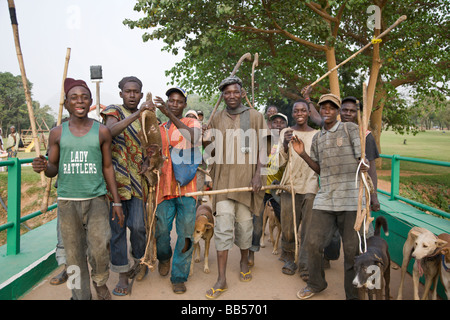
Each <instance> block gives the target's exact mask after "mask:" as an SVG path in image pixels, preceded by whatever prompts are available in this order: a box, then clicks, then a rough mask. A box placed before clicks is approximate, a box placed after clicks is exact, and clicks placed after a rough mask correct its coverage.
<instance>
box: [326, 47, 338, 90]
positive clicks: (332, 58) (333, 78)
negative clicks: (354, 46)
mask: <svg viewBox="0 0 450 320" xmlns="http://www.w3.org/2000/svg"><path fill="white" fill-rule="evenodd" d="M325 53H326V57H327V66H328V70H331V69H333V68H334V67H336V52H335V50H334V47H327V50H326V52H325ZM328 78H329V80H330V91H331V93H332V94H335V95H337V96H338V97H339V98H341V93H340V90H339V78H338V72H337V70H335V71H333V72H332V73H330V75H329V76H328Z"/></svg>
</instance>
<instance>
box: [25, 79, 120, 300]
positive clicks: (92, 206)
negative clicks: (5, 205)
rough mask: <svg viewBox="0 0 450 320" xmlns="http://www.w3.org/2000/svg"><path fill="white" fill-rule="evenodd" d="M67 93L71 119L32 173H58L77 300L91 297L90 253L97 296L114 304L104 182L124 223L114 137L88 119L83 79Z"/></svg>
mask: <svg viewBox="0 0 450 320" xmlns="http://www.w3.org/2000/svg"><path fill="white" fill-rule="evenodd" d="M64 91H65V94H66V100H65V102H64V105H65V108H66V109H67V111H68V112H69V114H70V119H69V121H67V122H64V123H63V124H62V125H60V126H57V127H55V128H53V129H52V130H51V131H50V136H49V143H48V160H47V159H46V158H45V157H44V156H42V155H41V156H40V157H37V158H34V159H33V170H34V171H35V172H38V173H40V172H41V171H44V172H45V175H46V176H47V177H55V176H56V175H58V208H59V216H58V218H59V219H60V224H61V234H62V238H63V243H64V248H65V251H66V259H67V266H68V273H69V274H70V276H69V281H68V284H70V288H71V289H72V299H74V300H87V299H91V290H90V277H89V269H88V264H87V261H86V255H87V258H88V260H89V264H90V265H91V268H92V270H91V277H92V282H93V285H94V288H95V289H96V292H97V296H98V298H99V299H100V300H109V299H111V294H110V292H109V289H108V288H107V286H106V281H107V280H108V277H109V255H110V250H109V240H110V238H111V230H110V226H109V202H108V200H107V198H106V193H107V191H106V185H105V181H106V184H107V185H108V189H109V190H110V191H111V193H112V195H113V197H114V202H113V219H114V220H116V219H117V220H118V222H119V224H123V219H124V218H123V211H122V207H121V205H122V204H121V202H120V196H119V193H118V191H117V186H116V180H115V176H114V169H113V165H112V156H111V141H112V136H111V132H110V131H109V129H108V128H107V127H106V126H104V125H102V124H100V123H98V122H96V121H94V120H92V119H90V118H88V116H87V114H88V112H89V108H90V106H91V104H92V97H91V91H90V90H89V88H88V86H87V85H86V83H85V82H84V81H82V80H74V79H72V78H67V79H66V80H65V81H64Z"/></svg>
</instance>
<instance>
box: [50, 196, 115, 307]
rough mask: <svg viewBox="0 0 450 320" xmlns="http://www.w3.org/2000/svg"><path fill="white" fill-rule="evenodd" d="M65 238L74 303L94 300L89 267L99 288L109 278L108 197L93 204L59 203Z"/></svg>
mask: <svg viewBox="0 0 450 320" xmlns="http://www.w3.org/2000/svg"><path fill="white" fill-rule="evenodd" d="M58 209H59V217H58V218H59V219H60V226H61V235H62V238H63V243H64V248H65V251H66V260H67V268H68V270H67V273H68V274H69V280H68V285H72V298H73V299H74V300H89V299H91V289H90V287H91V286H90V281H89V270H88V264H87V260H86V254H87V258H88V261H89V264H90V266H91V268H92V270H91V277H92V281H93V282H95V283H96V284H97V286H102V285H104V284H106V281H107V280H108V278H109V254H110V250H109V239H110V238H111V230H110V227H109V222H108V219H109V215H108V202H107V199H106V197H105V196H100V197H97V198H93V199H89V200H80V201H72V200H58Z"/></svg>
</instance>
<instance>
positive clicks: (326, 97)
mask: <svg viewBox="0 0 450 320" xmlns="http://www.w3.org/2000/svg"><path fill="white" fill-rule="evenodd" d="M327 101H329V102H332V103H333V104H335V105H336V106H337V107H338V109H339V108H340V107H341V100H339V98H338V96H337V95H335V94H332V93H327V94H324V95H322V96H321V97H320V99H319V105H320V104H322V103H324V102H327Z"/></svg>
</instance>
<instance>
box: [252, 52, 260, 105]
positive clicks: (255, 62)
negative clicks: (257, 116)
mask: <svg viewBox="0 0 450 320" xmlns="http://www.w3.org/2000/svg"><path fill="white" fill-rule="evenodd" d="M258 63H259V54H258V52H257V53H255V59H254V60H253V65H252V105H253V106H254V105H255V68H256V67H257V66H258Z"/></svg>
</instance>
